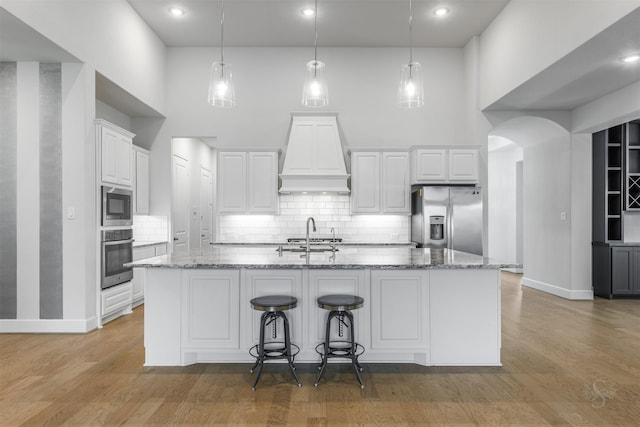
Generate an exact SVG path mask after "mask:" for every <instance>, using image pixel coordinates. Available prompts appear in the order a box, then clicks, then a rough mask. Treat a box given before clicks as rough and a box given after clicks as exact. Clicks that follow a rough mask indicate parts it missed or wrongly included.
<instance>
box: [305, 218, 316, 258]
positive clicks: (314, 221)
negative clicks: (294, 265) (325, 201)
mask: <svg viewBox="0 0 640 427" xmlns="http://www.w3.org/2000/svg"><path fill="white" fill-rule="evenodd" d="M309 222H311V223H312V224H313V231H314V232H315V231H316V220H315V219H313V217H312V216H310V217H309V218H307V253H309V252H311V246H310V245H309Z"/></svg>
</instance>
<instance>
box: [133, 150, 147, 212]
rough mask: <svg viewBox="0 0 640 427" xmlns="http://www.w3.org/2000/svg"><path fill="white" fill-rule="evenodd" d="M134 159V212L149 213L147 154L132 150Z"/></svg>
mask: <svg viewBox="0 0 640 427" xmlns="http://www.w3.org/2000/svg"><path fill="white" fill-rule="evenodd" d="M133 153H134V159H135V170H136V180H135V213H136V214H138V215H148V214H149V154H148V153H145V152H143V151H139V150H137V149H136V150H134V151H133Z"/></svg>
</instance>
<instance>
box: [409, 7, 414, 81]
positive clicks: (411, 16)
mask: <svg viewBox="0 0 640 427" xmlns="http://www.w3.org/2000/svg"><path fill="white" fill-rule="evenodd" d="M412 21H413V10H412V8H411V0H409V67H411V63H412V62H413V37H412V34H411V23H412ZM409 69H411V68H409Z"/></svg>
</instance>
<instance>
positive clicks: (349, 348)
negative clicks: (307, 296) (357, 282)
mask: <svg viewBox="0 0 640 427" xmlns="http://www.w3.org/2000/svg"><path fill="white" fill-rule="evenodd" d="M363 305H364V299H363V298H361V297H359V296H356V295H325V296H322V297H319V298H318V307H320V308H322V309H325V310H331V311H330V312H329V316H328V317H327V325H326V335H325V339H324V342H323V343H321V344H318V345H317V346H316V352H317V353H318V354H320V355H321V356H322V363H321V364H320V366H319V368H318V369H320V373H319V374H318V378H317V379H316V383H315V384H314V385H315V386H316V387H317V386H318V384H319V383H320V379H321V378H322V375H324V371H325V369H326V368H327V362H328V361H329V359H330V358H335V357H341V358H346V359H351V366H353V370H354V372H355V373H356V378H357V379H358V383H360V388H364V384H363V383H362V378H361V377H360V371H362V366H360V363H359V362H358V357H359V356H360V355H362V353H364V347H362V346H361V345H360V344H358V343H356V341H355V334H354V328H355V326H354V323H353V314H352V313H351V311H350V310H356V309H358V308H361V307H362V306H363ZM333 318H336V319H337V320H338V336H339V337H342V336H343V334H344V332H343V328H344V327H345V326H346V327H348V328H349V337H350V338H349V339H348V340H343V341H331V320H332V319H333ZM345 318H346V319H348V320H349V324H348V325H347V323H346V322H345ZM320 348H322V352H321V351H320V350H319V349H320Z"/></svg>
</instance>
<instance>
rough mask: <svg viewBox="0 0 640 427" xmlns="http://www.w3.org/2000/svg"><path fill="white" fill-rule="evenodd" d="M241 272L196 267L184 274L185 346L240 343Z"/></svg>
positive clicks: (190, 348) (200, 348)
mask: <svg viewBox="0 0 640 427" xmlns="http://www.w3.org/2000/svg"><path fill="white" fill-rule="evenodd" d="M239 309H240V273H239V271H238V270H216V271H215V274H211V272H210V271H209V270H194V271H189V272H186V273H185V274H183V277H182V322H181V323H182V350H183V352H186V353H189V352H194V353H195V352H200V351H204V352H206V351H208V350H215V349H237V348H239V346H240V333H239V331H240V312H239Z"/></svg>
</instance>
